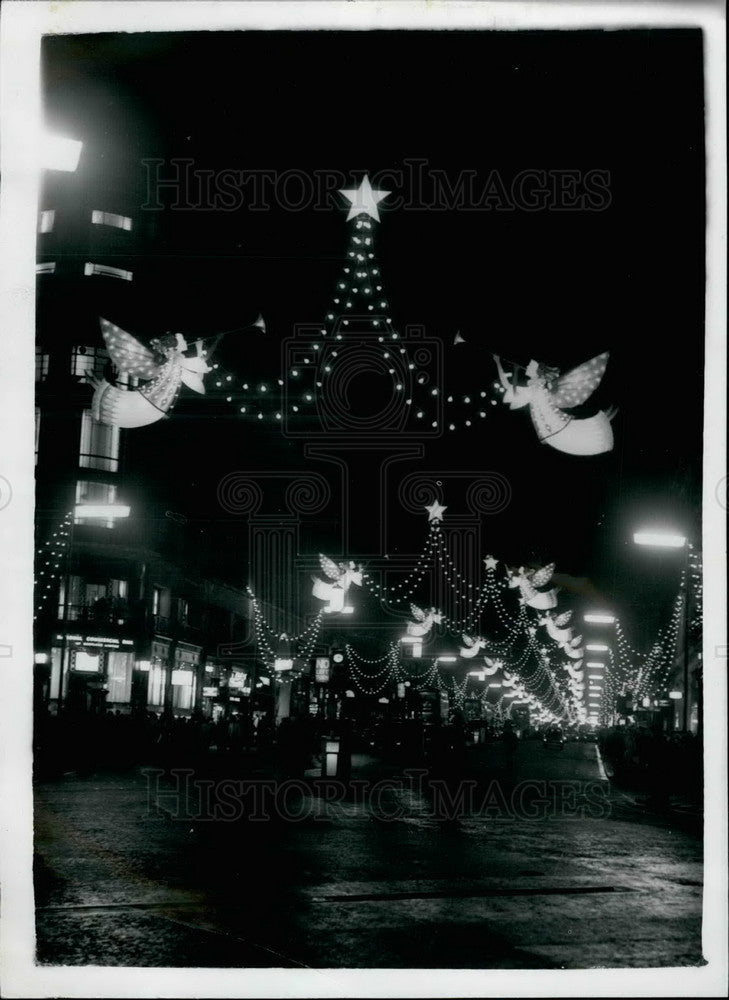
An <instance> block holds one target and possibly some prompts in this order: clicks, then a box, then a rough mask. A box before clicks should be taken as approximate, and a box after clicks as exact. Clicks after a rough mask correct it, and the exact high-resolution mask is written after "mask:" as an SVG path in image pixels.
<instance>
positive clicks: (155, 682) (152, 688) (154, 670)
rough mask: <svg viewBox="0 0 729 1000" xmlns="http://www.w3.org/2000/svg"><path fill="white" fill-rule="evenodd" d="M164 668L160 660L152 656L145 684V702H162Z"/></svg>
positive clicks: (163, 694) (155, 703) (157, 704)
mask: <svg viewBox="0 0 729 1000" xmlns="http://www.w3.org/2000/svg"><path fill="white" fill-rule="evenodd" d="M165 674H166V670H165V668H164V666H163V663H162V660H161V659H160V658H159V657H158V656H153V657H152V660H151V662H150V665H149V681H148V684H147V704H148V705H153V706H155V707H156V706H159V705H163V704H164V697H165Z"/></svg>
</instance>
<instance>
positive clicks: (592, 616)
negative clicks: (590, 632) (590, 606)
mask: <svg viewBox="0 0 729 1000" xmlns="http://www.w3.org/2000/svg"><path fill="white" fill-rule="evenodd" d="M583 618H584V620H585V621H586V622H589V623H590V624H591V625H614V624H615V615H611V614H609V613H608V612H607V611H588V612H587V614H585V615H583Z"/></svg>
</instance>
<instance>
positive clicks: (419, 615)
mask: <svg viewBox="0 0 729 1000" xmlns="http://www.w3.org/2000/svg"><path fill="white" fill-rule="evenodd" d="M410 614H411V615H412V616H413V618H414V619H415V621H416V622H424V621H425V612H424V611H421V610H420V608H419V607H418V606H417V604H411V605H410Z"/></svg>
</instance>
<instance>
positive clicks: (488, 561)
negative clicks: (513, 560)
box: [484, 556, 499, 569]
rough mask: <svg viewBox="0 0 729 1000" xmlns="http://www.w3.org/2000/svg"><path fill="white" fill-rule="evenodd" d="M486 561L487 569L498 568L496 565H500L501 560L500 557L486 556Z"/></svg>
mask: <svg viewBox="0 0 729 1000" xmlns="http://www.w3.org/2000/svg"><path fill="white" fill-rule="evenodd" d="M484 562H485V563H486V569H496V567H497V566H498V563H499V560H498V559H494V557H493V556H486V558H485V559H484Z"/></svg>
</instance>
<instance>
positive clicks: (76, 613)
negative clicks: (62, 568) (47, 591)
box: [58, 574, 83, 622]
mask: <svg viewBox="0 0 729 1000" xmlns="http://www.w3.org/2000/svg"><path fill="white" fill-rule="evenodd" d="M82 586H83V581H82V580H81V577H80V576H74V575H73V574H72V575H70V576H69V577H68V586H67V585H66V580H65V579H62V580H61V586H60V587H59V591H58V617H59V619H63V620H64V621H69V622H75V621H78V619H79V618H80V616H81V610H82V608H83V597H82Z"/></svg>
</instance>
